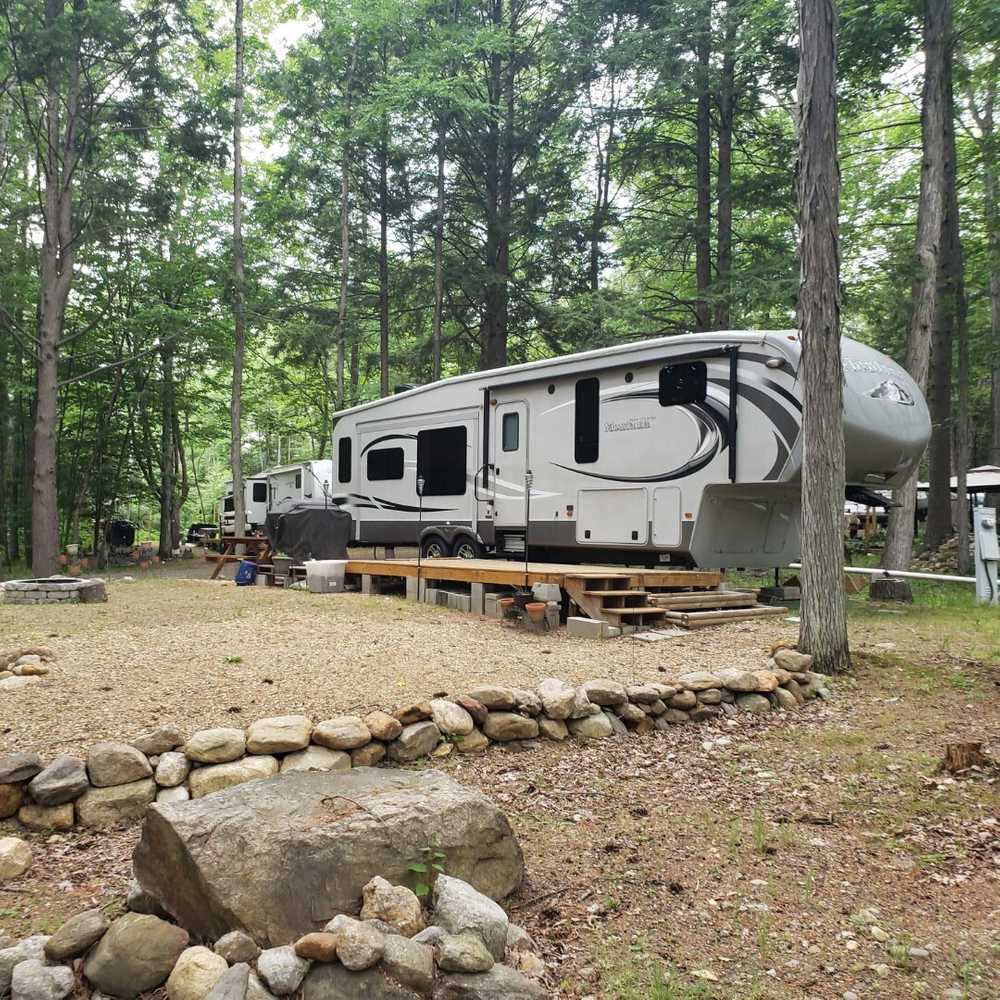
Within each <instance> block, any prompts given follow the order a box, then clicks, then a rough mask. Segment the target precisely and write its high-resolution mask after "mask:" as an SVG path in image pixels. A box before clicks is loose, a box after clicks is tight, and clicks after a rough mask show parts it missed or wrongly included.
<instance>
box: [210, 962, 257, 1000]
mask: <svg viewBox="0 0 1000 1000" xmlns="http://www.w3.org/2000/svg"><path fill="white" fill-rule="evenodd" d="M249 985H250V966H249V965H247V963H246V962H237V963H236V964H235V965H234V966H233V967H232V968H231V969H226V971H225V972H223V973H222V975H221V976H219V978H218V979H217V980H216V981H215V985H214V986H213V987H212V988H211V990H209V992H208V994H207V995H206V996H205V1000H246V995H247V987H248V986H249Z"/></svg>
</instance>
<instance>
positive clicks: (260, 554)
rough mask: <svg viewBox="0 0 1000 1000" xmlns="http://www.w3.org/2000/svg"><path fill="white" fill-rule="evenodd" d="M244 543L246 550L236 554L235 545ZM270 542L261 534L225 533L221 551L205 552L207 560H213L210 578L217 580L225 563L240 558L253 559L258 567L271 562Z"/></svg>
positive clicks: (237, 560)
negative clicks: (212, 553) (216, 552)
mask: <svg viewBox="0 0 1000 1000" xmlns="http://www.w3.org/2000/svg"><path fill="white" fill-rule="evenodd" d="M237 545H245V546H246V552H245V553H244V554H243V555H241V556H239V555H237V554H236V546H237ZM271 556H272V552H271V543H270V542H269V541H268V540H267V539H266V538H264V537H263V536H262V535H227V536H226V537H225V538H224V539H223V545H222V551H221V552H220V553H218V554H216V555H208V554H206V556H205V559H206V560H207V561H208V562H214V563H215V564H216V565H215V569H213V570H212V575H211V577H209V579H211V580H217V579H218V577H219V574H220V573H221V572H222V567H223V566H225V565H226V563H232V562H240V560H242V559H253V561H254V562H256V563H257V566H258V568H259V567H261V566H267V565H269V564H270V562H271Z"/></svg>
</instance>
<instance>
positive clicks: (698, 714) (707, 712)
mask: <svg viewBox="0 0 1000 1000" xmlns="http://www.w3.org/2000/svg"><path fill="white" fill-rule="evenodd" d="M721 714H722V709H721V708H719V707H718V705H699V706H698V707H697V708H692V709H691V711H690V712H689V713H688V718H689V719H690V720H691V721H692V722H708V720H709V719H714V718H716V717H717V716H719V715H721Z"/></svg>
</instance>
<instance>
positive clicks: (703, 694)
mask: <svg viewBox="0 0 1000 1000" xmlns="http://www.w3.org/2000/svg"><path fill="white" fill-rule="evenodd" d="M698 701H700V702H701V703H702V704H703V705H720V704H722V691H720V690H719V688H709V689H708V690H707V691H699V692H698Z"/></svg>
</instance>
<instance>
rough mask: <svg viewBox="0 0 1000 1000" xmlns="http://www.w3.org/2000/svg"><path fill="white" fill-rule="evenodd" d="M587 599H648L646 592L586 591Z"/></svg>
mask: <svg viewBox="0 0 1000 1000" xmlns="http://www.w3.org/2000/svg"><path fill="white" fill-rule="evenodd" d="M584 594H586V595H587V597H648V596H649V595H648V594H647V593H646V591H645V590H585V591H584Z"/></svg>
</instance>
